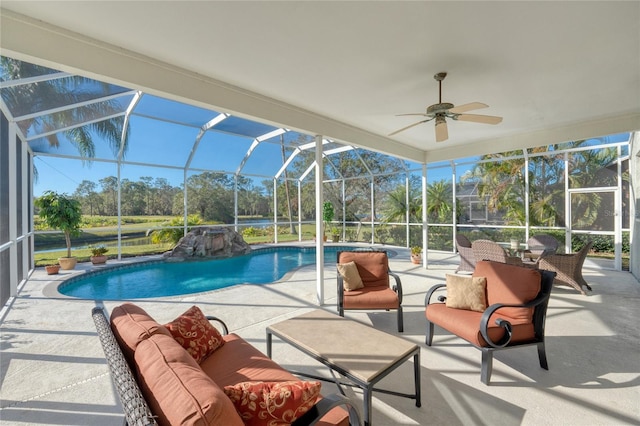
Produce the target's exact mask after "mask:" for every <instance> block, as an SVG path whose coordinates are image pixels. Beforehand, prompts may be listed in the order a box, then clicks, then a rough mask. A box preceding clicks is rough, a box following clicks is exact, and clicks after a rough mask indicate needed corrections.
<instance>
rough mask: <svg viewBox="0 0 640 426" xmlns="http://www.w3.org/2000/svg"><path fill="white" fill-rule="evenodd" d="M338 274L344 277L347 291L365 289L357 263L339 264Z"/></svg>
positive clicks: (343, 280)
mask: <svg viewBox="0 0 640 426" xmlns="http://www.w3.org/2000/svg"><path fill="white" fill-rule="evenodd" d="M338 272H339V273H340V275H342V282H343V283H344V289H345V290H346V291H352V290H357V289H359V288H362V287H364V283H363V282H362V278H360V273H359V272H358V267H357V266H356V263H355V262H347V263H338Z"/></svg>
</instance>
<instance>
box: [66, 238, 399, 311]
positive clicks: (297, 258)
mask: <svg viewBox="0 0 640 426" xmlns="http://www.w3.org/2000/svg"><path fill="white" fill-rule="evenodd" d="M357 249H362V247H349V246H328V247H325V264H331V263H335V259H336V252H337V251H339V250H343V251H344V250H357ZM388 254H389V257H392V256H393V255H394V253H393V252H391V251H388ZM315 261H316V250H315V247H313V248H311V247H274V248H268V249H258V250H254V251H253V252H252V253H251V254H248V255H245V256H237V257H231V258H226V259H216V260H201V261H190V262H164V261H154V262H143V263H139V264H133V265H127V266H121V267H114V268H109V269H105V270H102V271H97V272H89V273H87V274H84V275H81V276H79V277H77V278H72V279H70V280H67V281H66V282H64V283H63V284H61V285H60V286H59V287H58V291H59V292H60V293H62V294H64V295H66V296H72V297H78V298H82V299H103V300H123V299H141V298H147V297H163V296H176V295H181V294H190V293H199V292H203V291H209V290H216V289H220V288H224V287H230V286H233V285H237V284H244V283H248V284H267V283H272V282H275V281H278V280H280V279H281V278H282V277H284V275H285V274H286V273H287V272H290V271H293V270H295V269H297V268H300V267H301V266H305V265H312V264H314V263H315Z"/></svg>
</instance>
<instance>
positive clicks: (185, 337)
mask: <svg viewBox="0 0 640 426" xmlns="http://www.w3.org/2000/svg"><path fill="white" fill-rule="evenodd" d="M165 327H166V328H167V329H169V331H170V332H171V335H172V336H173V338H174V339H176V341H177V342H178V343H180V344H181V345H182V347H183V348H185V349H186V350H187V352H189V354H190V355H191V356H192V357H193V358H194V359H195V360H196V362H198V364H199V363H201V362H202V361H204V360H205V359H206V358H207V357H208V356H209V355H211V354H212V353H213V352H214V351H215V350H216V349H218V348H219V347H221V346H222V345H224V339H223V338H222V335H221V334H220V332H219V331H218V330H216V328H215V327H214V326H213V325H211V323H210V322H209V320H208V319H207V318H206V317H205V316H204V314H203V313H202V311H201V310H200V308H198V307H197V306H192V307H191V308H189V309H188V310H187V311H186V312H185V313H184V314H182V315H180V316H179V317H178V318H176V319H174V320H173V321H171V322H170V323H168V324H165Z"/></svg>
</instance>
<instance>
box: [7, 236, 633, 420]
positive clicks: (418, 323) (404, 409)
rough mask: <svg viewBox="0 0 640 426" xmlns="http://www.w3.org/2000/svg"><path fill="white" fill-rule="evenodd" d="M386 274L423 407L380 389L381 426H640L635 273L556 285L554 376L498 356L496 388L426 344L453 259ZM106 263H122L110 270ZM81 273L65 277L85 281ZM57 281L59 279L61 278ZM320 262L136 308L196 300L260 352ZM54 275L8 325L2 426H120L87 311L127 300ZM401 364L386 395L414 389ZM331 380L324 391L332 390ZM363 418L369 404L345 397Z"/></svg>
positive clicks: (448, 341)
mask: <svg viewBox="0 0 640 426" xmlns="http://www.w3.org/2000/svg"><path fill="white" fill-rule="evenodd" d="M393 249H394V250H396V251H397V252H398V256H397V257H395V258H392V259H391V267H392V269H393V270H394V271H395V272H398V273H399V274H400V276H401V277H402V284H403V289H404V303H403V306H404V308H405V321H404V322H405V332H404V333H402V336H404V337H405V338H406V339H409V340H411V341H415V342H416V343H418V344H419V345H420V346H421V348H422V354H421V363H422V366H421V367H422V376H421V379H422V395H423V396H422V407H421V408H417V407H416V406H415V404H414V402H413V401H411V400H409V399H404V398H398V397H396V396H392V395H387V394H383V393H376V392H374V395H373V398H374V399H373V408H374V412H373V424H374V425H429V424H434V425H442V424H446V425H470V424H474V425H475V424H493V425H573V424H575V425H578V424H580V425H596V424H599V425H611V424H640V326H638V323H639V321H640V284H639V283H638V281H637V280H636V279H635V278H634V277H633V276H632V275H631V274H629V273H628V272H616V271H612V270H605V269H602V268H601V267H600V266H599V265H598V264H597V263H595V262H594V261H593V260H591V259H588V260H587V262H586V263H585V268H584V275H585V278H586V280H587V281H588V282H589V283H590V284H591V286H592V287H593V292H591V294H589V295H588V296H583V295H580V294H579V293H577V292H576V291H575V290H573V289H570V288H564V287H555V288H554V290H553V293H552V297H551V302H550V305H549V310H548V318H547V327H546V330H547V357H548V360H549V371H545V370H542V369H541V368H540V367H539V364H538V360H537V354H536V351H535V348H532V347H526V348H521V349H514V350H509V351H504V352H499V353H497V354H496V356H495V361H494V368H493V376H492V380H491V385H490V386H485V385H483V384H482V383H481V382H480V352H479V351H478V350H477V349H475V348H473V347H471V346H470V345H468V344H466V343H465V342H464V341H462V340H461V339H458V338H455V337H453V336H451V335H450V334H448V333H447V332H445V331H443V330H442V329H438V328H436V336H435V338H434V344H433V346H432V347H427V346H425V344H424V332H425V319H424V296H425V293H426V291H427V290H428V289H429V288H430V287H431V286H432V285H433V284H436V283H440V282H443V280H444V275H445V273H452V272H453V271H454V270H455V266H456V264H457V259H458V258H457V256H456V255H452V254H450V253H449V254H447V253H430V254H429V268H428V269H423V268H420V267H417V266H416V265H413V264H411V263H410V262H409V260H408V259H409V254H408V250H406V249H398V248H393ZM110 263H115V262H114V261H110ZM89 268H91V265H88V264H81V265H79V267H78V269H77V270H76V271H73V272H62V274H61V277H62V276H64V275H67V276H68V275H69V274H72V273H73V274H77V273H82V271H83V270H86V269H89ZM58 278H59V277H58ZM335 282H336V281H335V269H334V268H332V267H329V268H327V269H326V275H325V304H324V305H323V308H325V309H327V310H330V311H332V312H335V296H336V295H335V292H336V290H335ZM315 286H316V281H315V267H313V266H312V267H305V268H301V269H300V270H298V271H296V272H295V273H293V274H292V275H291V276H290V277H289V279H288V280H287V281H283V282H278V283H274V284H269V285H239V286H235V287H231V288H227V289H223V290H217V291H211V292H207V293H200V294H195V295H186V296H180V297H166V298H158V299H142V300H135V301H134V303H137V304H139V305H140V306H142V307H143V308H144V309H145V310H146V311H147V312H149V314H150V315H152V316H153V317H154V318H156V319H157V320H158V321H159V322H168V321H170V320H172V319H173V318H175V317H176V316H178V315H179V314H181V313H182V312H184V311H185V310H187V309H188V308H189V307H190V306H192V305H193V304H197V305H198V306H200V307H201V308H202V310H203V311H204V312H205V313H207V314H211V315H216V316H218V317H220V318H223V319H224V320H225V321H226V322H227V324H228V325H229V328H230V329H231V331H232V332H235V333H237V334H239V335H240V336H242V337H244V338H245V339H246V340H248V341H249V342H251V343H252V344H253V345H255V346H256V347H257V348H258V349H260V350H262V351H263V352H264V351H266V347H265V327H266V326H267V325H269V324H270V323H273V322H276V321H280V320H281V319H283V318H287V317H291V316H295V315H298V314H300V313H303V312H305V311H308V310H310V309H316V308H317V305H316V301H315V297H316V296H315V295H316V288H315ZM51 287H52V284H51V277H50V276H47V275H46V273H45V272H44V270H43V268H38V269H37V270H36V271H35V272H34V274H33V275H32V276H31V278H30V279H29V281H28V282H27V283H26V284H25V285H24V287H23V288H22V289H21V290H20V292H19V294H18V295H17V297H16V298H15V299H14V300H13V301H12V303H11V305H10V307H9V308H8V309H6V310H5V311H4V312H3V314H2V317H0V320H1V321H2V323H1V325H0V333H1V335H0V345H1V348H2V352H1V355H0V356H1V360H0V367H1V370H0V374H1V375H0V380H1V388H0V398H1V406H0V421H1V422H2V424H3V425H25V424H34V425H41V424H50V425H121V424H122V419H123V416H122V411H121V409H120V407H119V401H118V399H117V395H115V394H114V389H113V386H112V384H111V378H110V376H109V373H108V368H107V365H106V363H105V359H104V355H103V352H102V349H101V346H100V344H99V341H98V338H97V335H96V333H95V328H94V325H93V321H92V319H91V315H90V312H91V309H92V308H93V307H94V306H95V305H96V304H98V305H104V306H105V307H106V308H107V310H108V311H109V312H110V311H111V309H113V307H114V306H117V305H118V304H120V303H121V302H120V301H93V300H77V299H69V298H65V297H49V296H47V295H51V293H52V292H51ZM347 316H348V317H350V318H352V319H355V320H357V321H362V322H364V323H366V324H370V325H372V326H374V327H376V328H378V329H381V330H384V331H387V332H389V333H391V334H396V335H397V334H398V333H397V331H396V323H395V318H396V315H395V314H394V313H389V312H371V313H365V312H347ZM273 357H274V359H275V360H276V361H277V362H278V363H280V364H281V365H282V366H283V367H285V368H289V369H292V370H304V371H307V372H313V373H316V374H326V370H325V369H324V368H323V367H322V365H320V364H318V363H316V362H315V361H313V360H312V359H310V358H309V357H306V356H305V355H303V354H302V353H301V352H299V351H297V350H295V349H293V348H291V347H289V346H287V345H286V344H284V343H282V342H280V341H279V340H278V339H275V340H274V350H273ZM412 368H413V367H412V365H411V363H407V364H406V365H403V366H402V367H400V368H399V369H398V370H396V371H395V372H394V373H393V374H391V375H389V376H388V377H387V378H385V379H384V380H383V382H382V383H381V387H385V388H389V389H394V390H398V391H401V392H407V393H408V392H411V391H412V389H411V386H412V383H413V380H412V377H413V376H412V374H413V372H412ZM335 391H336V388H335V385H332V384H329V383H323V391H322V392H323V393H325V394H327V393H332V392H335ZM347 394H348V395H349V396H352V397H353V398H354V399H355V400H356V406H357V407H358V409H359V410H362V404H361V401H362V395H361V393H360V392H359V391H358V390H353V389H347Z"/></svg>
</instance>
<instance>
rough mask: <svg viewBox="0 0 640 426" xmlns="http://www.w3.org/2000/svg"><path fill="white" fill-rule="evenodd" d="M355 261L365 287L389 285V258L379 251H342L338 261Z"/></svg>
mask: <svg viewBox="0 0 640 426" xmlns="http://www.w3.org/2000/svg"><path fill="white" fill-rule="evenodd" d="M347 262H355V264H356V266H357V267H358V273H359V274H360V278H362V283H363V284H364V286H365V287H374V286H381V285H383V286H387V287H388V286H389V259H388V258H387V253H385V252H380V251H344V252H342V253H340V256H339V259H338V263H347Z"/></svg>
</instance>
